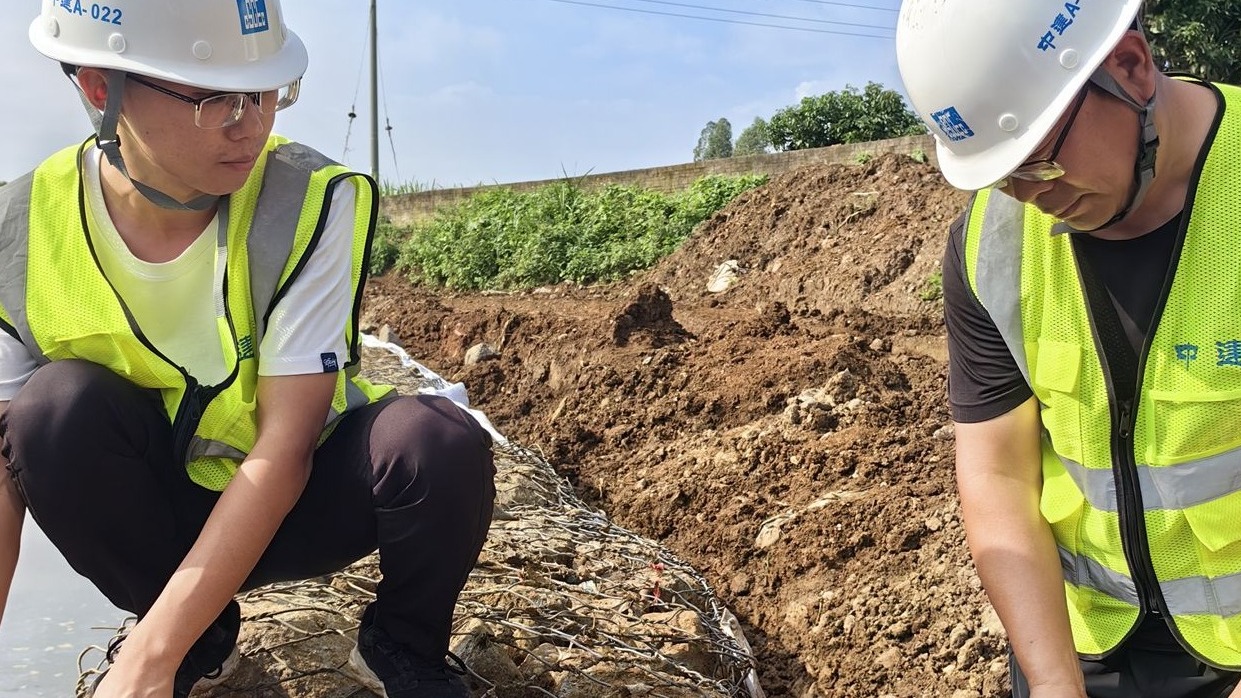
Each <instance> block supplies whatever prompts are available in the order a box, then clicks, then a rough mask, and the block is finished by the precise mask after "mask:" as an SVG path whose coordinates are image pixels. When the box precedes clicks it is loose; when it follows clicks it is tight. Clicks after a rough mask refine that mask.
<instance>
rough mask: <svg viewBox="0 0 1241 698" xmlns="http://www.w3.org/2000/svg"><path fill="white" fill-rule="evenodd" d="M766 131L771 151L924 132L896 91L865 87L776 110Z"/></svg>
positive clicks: (816, 146) (806, 100) (830, 94)
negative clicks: (773, 149)
mask: <svg viewBox="0 0 1241 698" xmlns="http://www.w3.org/2000/svg"><path fill="white" fill-rule="evenodd" d="M767 132H768V135H769V136H770V137H771V144H772V147H774V148H775V149H776V150H802V149H804V148H821V147H824V146H829V145H838V144H840V143H865V142H868V141H878V140H883V139H885V138H896V137H898V136H912V135H919V134H923V133H926V127H924V126H923V125H922V122H921V121H920V120H919V119H918V116H917V114H914V113H913V111H911V110H910V109H909V107H907V106H905V98H904V97H902V96H901V95H900V93H899V92H896V91H895V90H887V89H884V87H883V85H880V84H879V83H875V82H869V83H867V84H866V87H865V89H862V90H859V89H858V88H856V87H853V86H852V85H849V86H846V87H845V89H843V90H840V91H838V92H828V93H827V94H822V95H819V96H817V97H806V98H804V99H802V101H801V103H800V104H798V105H796V106H792V107H786V108H784V109H781V110H780V111H778V112H776V113H775V115H774V116H772V117H771V121H769V122H768V124H767Z"/></svg>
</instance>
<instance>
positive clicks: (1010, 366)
mask: <svg viewBox="0 0 1241 698" xmlns="http://www.w3.org/2000/svg"><path fill="white" fill-rule="evenodd" d="M943 285H944V325H945V327H946V328H947V331H948V409H949V412H950V413H951V414H952V418H953V420H955V421H958V422H985V421H987V420H988V419H993V418H995V417H999V416H1000V415H1002V414H1005V413H1006V412H1009V411H1011V410H1013V409H1015V408H1017V407H1018V406H1020V405H1021V404H1022V403H1024V402H1025V401H1026V400H1028V399H1029V398H1030V396H1031V395H1033V394H1034V393H1033V392H1032V391H1031V390H1030V386H1029V384H1027V383H1026V379H1025V377H1024V376H1023V375H1021V370H1020V369H1019V368H1018V367H1017V362H1016V361H1015V360H1014V359H1013V356H1012V354H1011V353H1009V350H1008V345H1006V344H1005V343H1004V338H1003V337H1002V336H1001V335H1000V331H999V329H997V328H996V326H995V323H994V322H993V321H992V320H991V316H990V315H989V314H988V313H987V311H986V310H985V309H984V308H983V307H982V303H980V302H979V300H978V297H977V296H976V295H974V292H973V291H972V290H971V289H970V287H969V283H968V282H967V281H966V278H965V216H964V215H962V216H961V217H960V218H958V219H957V220H956V222H954V223H953V224H952V226H951V227H950V229H949V232H948V244H947V245H946V246H945V249H944V260H943Z"/></svg>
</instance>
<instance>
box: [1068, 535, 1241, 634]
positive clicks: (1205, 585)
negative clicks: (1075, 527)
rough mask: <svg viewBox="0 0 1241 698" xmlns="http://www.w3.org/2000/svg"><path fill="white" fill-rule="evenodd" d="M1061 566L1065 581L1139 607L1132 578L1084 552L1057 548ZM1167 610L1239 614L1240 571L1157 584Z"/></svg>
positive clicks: (1188, 613)
mask: <svg viewBox="0 0 1241 698" xmlns="http://www.w3.org/2000/svg"><path fill="white" fill-rule="evenodd" d="M1059 552H1060V568H1061V570H1063V572H1064V579H1065V581H1067V582H1069V583H1070V584H1073V585H1075V586H1079V587H1086V588H1089V589H1094V590H1095V591H1098V592H1101V593H1103V594H1106V595H1107V596H1110V597H1112V598H1113V599H1116V600H1117V601H1120V602H1122V603H1126V604H1129V605H1130V606H1138V605H1139V601H1138V593H1137V588H1136V587H1135V586H1134V584H1133V579H1131V578H1130V577H1128V576H1126V575H1123V574H1121V573H1119V572H1116V571H1114V570H1110V569H1108V568H1106V567H1104V566H1103V565H1100V564H1099V563H1098V562H1095V561H1094V560H1091V559H1090V558H1088V557H1085V556H1084V555H1074V554H1073V553H1071V552H1069V551H1068V550H1065V549H1064V548H1059ZM1159 588H1160V590H1161V591H1162V592H1163V599H1164V602H1166V603H1167V605H1168V613H1170V614H1172V615H1173V616H1218V617H1221V618H1229V617H1232V616H1235V615H1241V574H1230V575H1227V576H1224V577H1215V578H1214V579H1212V578H1209V577H1185V578H1184V579H1172V580H1165V581H1163V582H1161V583H1160V585H1159Z"/></svg>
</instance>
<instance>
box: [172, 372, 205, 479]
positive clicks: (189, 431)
mask: <svg viewBox="0 0 1241 698" xmlns="http://www.w3.org/2000/svg"><path fill="white" fill-rule="evenodd" d="M169 363H171V362H169ZM173 365H174V366H175V365H176V364H173ZM177 368H180V367H179V366H178V367H177ZM181 375H182V376H184V379H185V392H184V393H183V394H182V395H181V404H180V405H177V416H176V417H174V418H173V420H172V453H173V456H174V457H175V458H177V459H179V463H180V464H184V463H185V462H186V459H187V458H188V456H189V452H190V440H191V439H192V438H193V437H194V432H195V431H197V430H198V423H199V422H200V421H201V420H202V418H203V412H204V402H203V399H202V397H203V396H202V394H201V393H202V386H201V385H199V384H198V381H197V380H195V378H194V377H193V376H191V375H190V374H189V372H188V371H185V370H182V371H181Z"/></svg>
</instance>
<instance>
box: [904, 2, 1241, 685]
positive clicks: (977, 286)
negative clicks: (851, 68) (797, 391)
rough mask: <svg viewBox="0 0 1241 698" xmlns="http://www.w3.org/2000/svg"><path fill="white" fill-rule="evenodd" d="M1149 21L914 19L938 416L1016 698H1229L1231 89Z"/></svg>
mask: <svg viewBox="0 0 1241 698" xmlns="http://www.w3.org/2000/svg"><path fill="white" fill-rule="evenodd" d="M1140 4H1141V3H1140V0H1090V1H1089V2H1068V3H1066V2H1047V1H1044V0H1005V1H1004V2H967V1H966V0H905V2H904V3H903V5H902V7H901V14H900V19H899V21H898V28H897V56H898V59H899V64H900V69H901V74H902V77H903V78H904V82H905V86H906V88H907V89H908V93H909V95H910V97H911V98H912V101H913V104H914V107H915V109H916V110H917V111H918V113H919V114H920V115H921V117H922V119H923V120H924V121H925V122H926V124H927V126H928V127H929V128H930V130H931V132H932V134H933V135H934V136H935V139H936V146H937V147H936V152H937V154H938V157H939V165H940V168H941V169H942V170H943V173H944V175H945V177H947V179H948V181H949V182H951V183H952V184H954V185H956V186H957V187H960V188H962V189H969V190H977V194H976V195H975V196H974V198H973V201H972V203H971V205H970V206H969V208H968V210H967V211H966V213H965V215H964V216H963V217H962V218H961V219H960V220H958V221H957V223H956V224H955V225H954V226H953V227H952V230H951V233H950V239H949V243H948V246H947V252H946V255H945V260H944V273H943V279H944V305H945V315H946V321H947V329H948V347H949V355H950V359H949V401H950V406H951V411H952V415H953V418H954V420H955V421H956V422H957V426H956V451H957V481H958V488H959V490H960V495H961V506H962V510H963V514H964V521H965V529H966V534H967V538H968V541H969V545H970V549H971V552H972V554H973V558H974V562H975V563H976V565H977V567H978V572H979V575H980V577H981V578H982V581H983V584H984V586H985V588H986V590H987V593H988V595H989V596H990V599H991V602H992V603H993V604H994V606H995V608H996V610H997V611H998V612H999V615H1000V619H1001V620H1002V621H1003V623H1004V627H1005V628H1006V629H1007V631H1008V636H1009V639H1010V641H1011V643H1012V652H1013V656H1014V659H1015V661H1014V662H1013V663H1012V665H1011V666H1012V679H1013V690H1014V695H1016V696H1019V697H1024V696H1038V697H1039V698H1053V697H1056V698H1059V697H1065V698H1069V697H1073V698H1078V697H1080V696H1094V697H1102V696H1107V697H1109V698H1111V697H1117V698H1119V697H1121V696H1124V697H1135V696H1150V697H1154V696H1159V697H1160V698H1174V697H1177V696H1184V697H1188V696H1203V697H1205V696H1228V695H1233V696H1241V691H1238V690H1236V688H1235V687H1236V685H1237V681H1238V674H1237V672H1238V671H1239V670H1241V217H1239V215H1241V214H1239V213H1238V206H1239V201H1241V199H1238V196H1239V194H1241V89H1238V88H1236V87H1232V86H1227V85H1213V84H1208V83H1205V82H1202V81H1200V80H1196V79H1192V78H1173V77H1170V76H1167V75H1164V74H1162V73H1161V72H1160V71H1159V69H1158V66H1157V65H1156V64H1155V62H1154V60H1153V59H1152V57H1151V51H1150V48H1149V46H1148V45H1147V42H1146V39H1145V37H1144V35H1143V32H1142V30H1141V26H1140V24H1139V23H1138V21H1137V16H1138V11H1139V8H1140Z"/></svg>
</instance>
